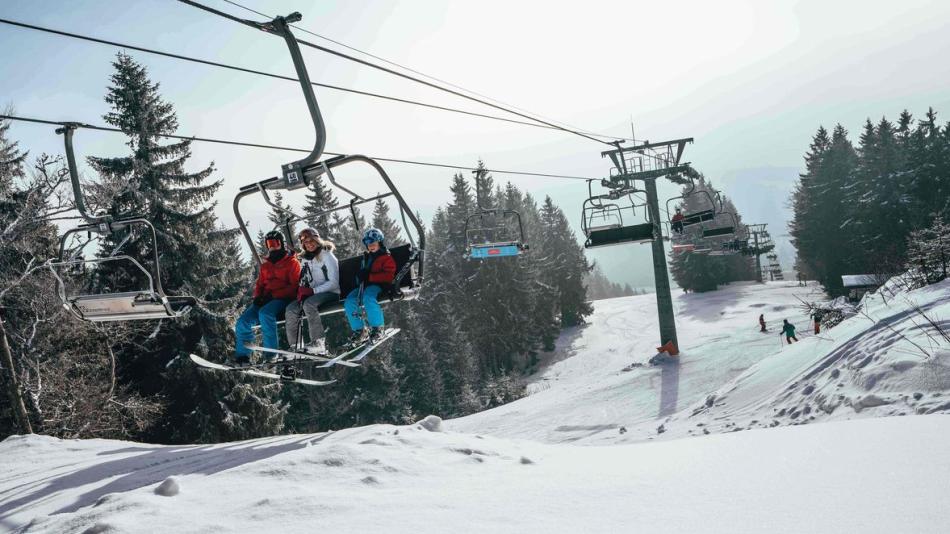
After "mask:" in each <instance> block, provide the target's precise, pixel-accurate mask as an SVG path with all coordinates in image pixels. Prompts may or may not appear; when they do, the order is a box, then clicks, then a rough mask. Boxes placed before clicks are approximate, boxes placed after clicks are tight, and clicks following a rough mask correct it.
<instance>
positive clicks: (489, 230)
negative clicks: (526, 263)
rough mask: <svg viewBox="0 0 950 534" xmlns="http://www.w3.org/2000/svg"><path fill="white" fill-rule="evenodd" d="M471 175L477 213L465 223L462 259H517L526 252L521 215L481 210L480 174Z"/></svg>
mask: <svg viewBox="0 0 950 534" xmlns="http://www.w3.org/2000/svg"><path fill="white" fill-rule="evenodd" d="M474 172H475V206H476V207H477V208H478V211H477V212H475V213H473V214H472V215H469V216H468V218H467V219H465V257H466V258H468V259H476V260H486V259H490V258H510V257H517V256H520V255H521V254H522V252H524V251H525V250H528V244H527V243H526V242H525V235H524V225H523V224H521V214H520V213H518V212H517V211H514V210H509V209H500V208H484V207H482V198H481V189H482V188H481V187H479V185H478V173H479V172H482V171H479V170H476V171H474ZM515 223H517V230H516V229H515Z"/></svg>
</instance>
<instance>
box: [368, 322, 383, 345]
mask: <svg viewBox="0 0 950 534" xmlns="http://www.w3.org/2000/svg"><path fill="white" fill-rule="evenodd" d="M384 333H385V332H384V330H383V327H381V326H374V327H372V328H370V329H369V344H370V345H375V344H376V343H379V340H380V339H382V338H383V334H384Z"/></svg>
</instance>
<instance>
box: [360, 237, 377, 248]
mask: <svg viewBox="0 0 950 534" xmlns="http://www.w3.org/2000/svg"><path fill="white" fill-rule="evenodd" d="M370 243H379V241H376V240H375V239H373V238H371V237H366V238H363V245H364V246H367V247H368V246H369V245H370Z"/></svg>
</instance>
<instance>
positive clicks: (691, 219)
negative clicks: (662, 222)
mask: <svg viewBox="0 0 950 534" xmlns="http://www.w3.org/2000/svg"><path fill="white" fill-rule="evenodd" d="M689 183H690V189H689V191H686V192H685V193H683V194H682V195H679V196H675V197H671V198H669V199H667V200H666V214H667V216H668V217H669V222H670V228H671V229H672V228H673V225H674V222H675V221H673V215H670V213H671V210H670V202H672V201H674V200H677V199H679V200H682V201H684V202H685V201H686V199H687V198H689V197H690V196H692V195H702V196H705V197H706V199H707V200H708V201H709V208H706V209H701V210H696V211H691V212H685V213H683V218H682V219H680V221H679V222H680V223H681V224H682V225H683V227H684V228H685V227H688V226H693V225H696V224H701V223H704V222H708V221H712V220H714V219H715V218H716V201H715V200H714V199H713V197H712V195H710V194H709V191H706V190H705V189H701V190H699V191H696V182H695V181H694V180H693V178H692V177H690V178H689ZM675 209H676V208H675V206H674V208H673V213H675ZM678 233H682V232H678Z"/></svg>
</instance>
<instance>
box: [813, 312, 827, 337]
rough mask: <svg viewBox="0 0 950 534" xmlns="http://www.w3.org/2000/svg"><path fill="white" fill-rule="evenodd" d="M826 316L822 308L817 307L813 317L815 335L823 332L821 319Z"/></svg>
mask: <svg viewBox="0 0 950 534" xmlns="http://www.w3.org/2000/svg"><path fill="white" fill-rule="evenodd" d="M823 317H824V312H822V310H821V309H816V310H815V313H813V314H812V316H811V318H812V319H813V320H814V321H815V335H817V334H820V333H821V319H822V318H823Z"/></svg>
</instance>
